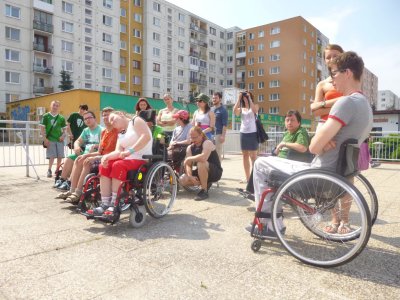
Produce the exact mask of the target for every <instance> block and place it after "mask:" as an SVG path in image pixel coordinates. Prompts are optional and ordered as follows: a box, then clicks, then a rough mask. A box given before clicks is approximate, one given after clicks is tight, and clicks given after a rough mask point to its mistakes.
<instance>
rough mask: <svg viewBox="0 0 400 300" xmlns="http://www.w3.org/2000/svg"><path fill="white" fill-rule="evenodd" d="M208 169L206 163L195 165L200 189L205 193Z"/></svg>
mask: <svg viewBox="0 0 400 300" xmlns="http://www.w3.org/2000/svg"><path fill="white" fill-rule="evenodd" d="M208 168H209V167H208V161H206V162H198V163H197V170H198V171H197V172H198V176H199V179H200V184H201V188H202V189H203V190H205V191H207V182H208Z"/></svg>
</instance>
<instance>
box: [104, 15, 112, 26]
mask: <svg viewBox="0 0 400 300" xmlns="http://www.w3.org/2000/svg"><path fill="white" fill-rule="evenodd" d="M103 24H104V25H106V26H112V17H110V16H106V15H103Z"/></svg>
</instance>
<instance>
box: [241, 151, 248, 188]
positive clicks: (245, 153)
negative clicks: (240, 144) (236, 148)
mask: <svg viewBox="0 0 400 300" xmlns="http://www.w3.org/2000/svg"><path fill="white" fill-rule="evenodd" d="M242 154H243V169H244V174H245V175H246V181H249V178H250V152H249V151H247V150H243V151H242Z"/></svg>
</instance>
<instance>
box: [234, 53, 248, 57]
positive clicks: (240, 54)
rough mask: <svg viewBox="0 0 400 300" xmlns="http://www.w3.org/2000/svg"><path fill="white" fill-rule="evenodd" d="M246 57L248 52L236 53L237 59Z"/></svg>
mask: <svg viewBox="0 0 400 300" xmlns="http://www.w3.org/2000/svg"><path fill="white" fill-rule="evenodd" d="M243 57H246V52H237V53H236V58H243Z"/></svg>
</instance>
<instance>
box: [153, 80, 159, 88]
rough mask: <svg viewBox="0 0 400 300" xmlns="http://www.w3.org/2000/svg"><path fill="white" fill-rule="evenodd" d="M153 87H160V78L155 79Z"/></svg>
mask: <svg viewBox="0 0 400 300" xmlns="http://www.w3.org/2000/svg"><path fill="white" fill-rule="evenodd" d="M153 87H160V78H153Z"/></svg>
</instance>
